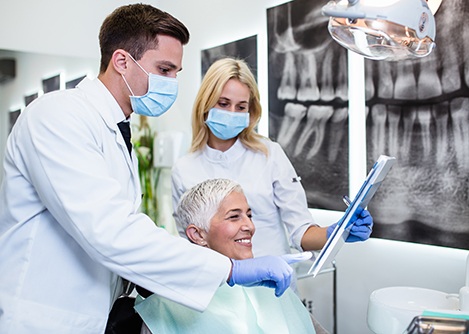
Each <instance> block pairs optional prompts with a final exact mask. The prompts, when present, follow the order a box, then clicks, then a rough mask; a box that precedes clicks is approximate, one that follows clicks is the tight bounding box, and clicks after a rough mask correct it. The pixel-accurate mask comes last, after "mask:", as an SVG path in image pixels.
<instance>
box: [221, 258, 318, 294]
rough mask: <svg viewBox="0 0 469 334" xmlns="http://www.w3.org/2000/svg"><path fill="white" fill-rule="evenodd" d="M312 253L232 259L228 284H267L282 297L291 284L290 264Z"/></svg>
mask: <svg viewBox="0 0 469 334" xmlns="http://www.w3.org/2000/svg"><path fill="white" fill-rule="evenodd" d="M307 253H309V254H307ZM311 255H312V253H311V252H304V253H298V254H287V255H283V256H262V257H256V258H253V259H246V260H233V259H232V260H231V261H232V262H233V269H232V271H231V277H230V280H229V282H228V284H229V285H230V286H233V285H235V284H238V285H243V286H266V287H269V288H273V289H275V295H276V296H277V297H280V296H281V295H282V294H283V293H284V292H285V290H287V289H288V287H289V286H290V282H291V275H292V273H293V269H292V268H291V267H290V266H289V264H292V263H295V262H299V261H304V260H307V259H309V258H310V257H311Z"/></svg>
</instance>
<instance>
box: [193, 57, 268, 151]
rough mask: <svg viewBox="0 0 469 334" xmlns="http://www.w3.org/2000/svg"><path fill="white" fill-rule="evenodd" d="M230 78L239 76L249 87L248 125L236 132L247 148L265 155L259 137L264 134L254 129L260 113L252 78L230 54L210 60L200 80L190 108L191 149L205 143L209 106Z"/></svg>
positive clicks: (257, 95)
mask: <svg viewBox="0 0 469 334" xmlns="http://www.w3.org/2000/svg"><path fill="white" fill-rule="evenodd" d="M230 79H237V80H239V81H240V82H241V83H243V84H245V85H246V86H247V87H248V88H249V92H250V101H249V126H248V127H247V128H246V129H244V130H243V131H242V132H241V133H240V134H239V135H238V138H239V140H240V141H241V143H242V144H243V145H244V146H245V147H247V148H248V149H250V150H252V151H260V152H262V153H264V154H265V155H266V156H267V154H268V150H267V147H266V145H265V144H264V143H263V142H262V140H261V139H262V138H264V137H263V136H261V135H259V134H258V133H257V132H256V131H255V128H256V126H257V124H258V123H259V120H260V118H261V114H262V107H261V103H260V97H259V89H258V87H257V83H256V80H255V79H254V75H253V74H252V72H251V70H250V69H249V66H248V65H247V64H246V62H245V61H244V60H241V59H234V58H222V59H220V60H217V61H216V62H214V63H213V64H212V65H211V66H210V68H209V69H208V71H207V73H206V74H205V77H204V78H203V80H202V84H201V85H200V89H199V92H198V93H197V97H196V99H195V102H194V107H193V109H192V144H191V152H196V151H198V150H201V149H202V148H203V147H205V145H206V144H207V141H208V137H209V132H210V130H209V128H208V127H207V125H206V124H205V120H206V119H207V116H208V112H209V110H210V109H211V108H213V107H214V106H215V105H216V104H217V102H218V99H219V98H220V96H221V92H222V90H223V87H224V86H225V84H226V83H227V82H228V80H230Z"/></svg>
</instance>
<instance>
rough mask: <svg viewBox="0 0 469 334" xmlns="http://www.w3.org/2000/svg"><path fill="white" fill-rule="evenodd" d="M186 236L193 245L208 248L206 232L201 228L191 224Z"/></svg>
mask: <svg viewBox="0 0 469 334" xmlns="http://www.w3.org/2000/svg"><path fill="white" fill-rule="evenodd" d="M186 235H187V237H188V238H189V240H190V241H192V242H193V243H195V244H197V245H200V246H204V247H207V241H205V239H204V235H205V232H204V230H202V229H201V228H200V227H198V226H195V225H194V224H190V225H189V226H187V228H186Z"/></svg>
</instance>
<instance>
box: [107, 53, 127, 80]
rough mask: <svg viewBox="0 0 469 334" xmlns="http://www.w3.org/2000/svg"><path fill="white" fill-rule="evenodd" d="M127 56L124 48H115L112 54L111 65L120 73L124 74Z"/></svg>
mask: <svg viewBox="0 0 469 334" xmlns="http://www.w3.org/2000/svg"><path fill="white" fill-rule="evenodd" d="M128 58H129V56H128V55H127V52H125V50H122V49H117V50H116V51H114V53H113V54H112V58H111V63H112V66H113V67H114V69H115V70H116V71H117V72H119V73H120V74H125V71H126V70H127V61H128V60H129V59H128Z"/></svg>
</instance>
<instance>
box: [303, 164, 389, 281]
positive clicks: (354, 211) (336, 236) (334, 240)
mask: <svg viewBox="0 0 469 334" xmlns="http://www.w3.org/2000/svg"><path fill="white" fill-rule="evenodd" d="M395 162H396V158H394V157H388V156H386V155H381V156H380V157H379V158H378V160H377V161H376V162H375V164H374V165H373V167H372V168H371V170H370V172H369V173H368V175H367V177H366V179H365V182H363V185H362V186H361V188H360V190H359V191H358V193H357V195H356V196H355V198H354V200H353V201H352V202H351V203H350V205H349V206H348V208H347V210H346V211H345V214H344V215H343V216H342V218H341V219H340V220H339V221H338V223H337V226H336V227H335V229H334V231H332V233H331V235H330V236H329V239H327V242H326V244H325V245H324V247H323V248H322V250H321V252H320V253H319V255H318V256H317V258H316V259H315V261H314V262H313V264H312V265H311V268H310V269H309V271H308V274H307V275H312V276H313V277H315V276H316V275H317V274H319V272H320V271H321V270H322V268H324V266H326V265H328V264H330V262H332V261H333V260H334V258H335V256H336V255H337V253H338V252H339V250H340V248H341V247H342V245H343V244H344V243H345V240H347V237H348V236H349V233H350V229H351V227H352V224H353V222H354V221H355V220H356V218H357V217H358V216H359V215H360V214H361V212H362V211H363V210H364V209H365V208H366V207H367V206H368V203H370V201H371V199H372V198H373V195H374V194H375V193H376V191H377V190H378V188H379V186H380V185H381V183H382V182H383V180H384V178H385V177H386V175H387V174H388V172H389V170H390V169H391V167H392V166H393V165H394V163H395Z"/></svg>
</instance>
